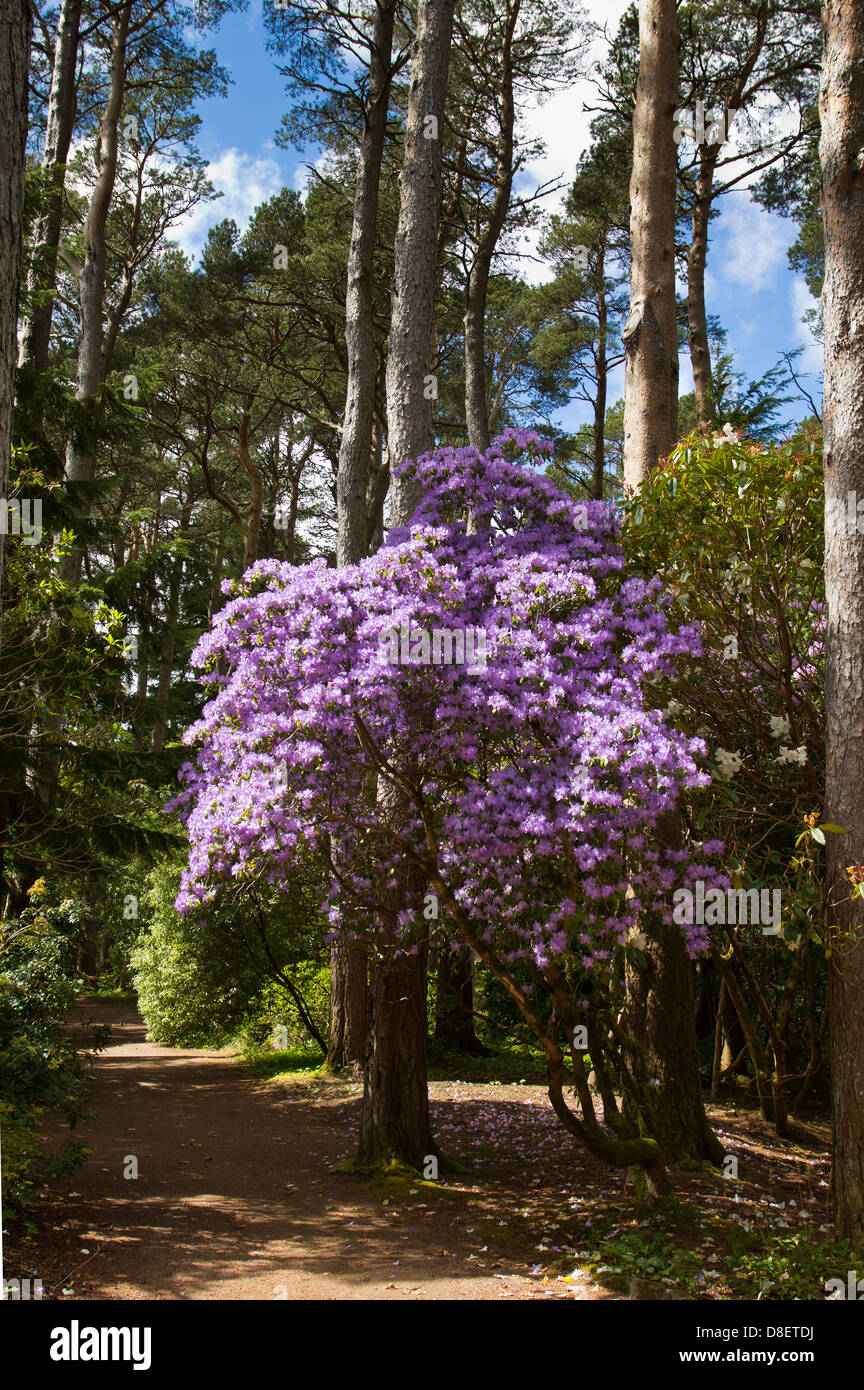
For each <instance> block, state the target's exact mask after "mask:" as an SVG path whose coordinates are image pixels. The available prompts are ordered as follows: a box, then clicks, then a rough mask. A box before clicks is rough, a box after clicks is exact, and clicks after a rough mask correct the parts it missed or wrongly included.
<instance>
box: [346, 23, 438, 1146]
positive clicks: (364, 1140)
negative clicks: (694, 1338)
mask: <svg viewBox="0 0 864 1390" xmlns="http://www.w3.org/2000/svg"><path fill="white" fill-rule="evenodd" d="M453 7H454V0H421V3H420V7H419V11H418V15H417V34H416V38H415V41H414V48H413V52H412V64H411V86H410V90H409V93H408V114H407V119H406V123H405V152H404V156H403V164H402V175H401V190H400V199H399V222H398V226H397V230H396V248H395V249H396V255H395V265H394V274H393V298H392V312H391V323H390V339H389V349H388V358H387V435H388V441H387V442H388V448H389V454H390V463H391V467H392V466H393V465H396V464H399V463H402V462H403V461H404V460H405V459H408V458H416V457H417V456H418V455H420V454H422V453H424V452H427V451H428V450H429V449H431V448H432V446H433V444H434V431H433V416H432V397H431V394H430V393H429V392H428V390H426V389H425V388H426V386H427V382H426V378H427V376H428V375H429V371H430V361H431V354H432V351H433V341H434V329H435V321H434V307H435V285H436V270H437V242H438V219H439V216H440V204H441V135H442V131H443V125H444V100H445V96H446V92H447V73H448V69H449V64H450V40H451V36H452V31H453ZM418 501H419V495H418V489H417V487H416V484H415V485H413V486H408V485H407V484H406V481H405V480H404V479H399V478H394V480H393V490H392V493H391V518H390V519H391V525H394V526H402V525H405V524H406V522H407V521H408V520H409V519H410V517H411V514H412V512H413V511H414V508H415V506H416V505H417V502H418ZM379 795H381V796H382V799H383V800H384V801H385V803H387V802H389V803H390V804H389V805H388V807H387V811H388V814H389V815H392V816H393V817H394V819H395V820H397V821H398V819H399V816H400V814H401V811H402V808H401V805H400V804H399V800H398V798H393V796H392V794H389V793H388V791H387V790H386V789H383V790H382V792H380V793H379ZM413 886H415V887H416V890H417V892H418V895H419V894H420V893H421V892H422V887H423V885H420V884H417V885H413ZM427 953H428V943H427V942H426V941H423V942H421V943H420V944H419V947H418V950H417V952H416V954H415V955H413V956H409V955H405V954H400V953H399V951H398V942H397V939H396V937H395V932H394V929H393V928H390V927H388V926H387V925H386V924H385V923H382V939H381V942H380V955H379V957H378V959H376V961H375V962H374V965H373V968H372V972H371V976H372V979H371V989H370V1025H369V1041H368V1046H367V1052H366V1067H365V1075H364V1087H363V1109H362V1114H361V1121H360V1145H359V1150H358V1158H359V1160H360V1161H361V1162H364V1163H379V1162H381V1161H382V1159H385V1158H388V1157H393V1158H396V1159H400V1160H402V1161H404V1162H407V1163H411V1164H414V1165H422V1161H423V1158H424V1157H425V1156H426V1155H428V1154H434V1153H435V1148H434V1142H433V1139H432V1131H431V1129H430V1127H429V1099H428V1085H427V1080H426V1040H427V1018H426V1013H427V1010H426V959H427Z"/></svg>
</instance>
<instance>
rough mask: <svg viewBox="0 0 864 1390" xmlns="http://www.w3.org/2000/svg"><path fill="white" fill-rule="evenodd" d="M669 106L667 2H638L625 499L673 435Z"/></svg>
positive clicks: (672, 87) (674, 90) (673, 75)
mask: <svg viewBox="0 0 864 1390" xmlns="http://www.w3.org/2000/svg"><path fill="white" fill-rule="evenodd" d="M677 105H678V15H677V8H676V4H675V0H640V4H639V79H638V82H637V85H636V109H635V112H634V115H633V174H632V177H631V179H630V249H631V271H630V313H629V314H628V316H627V322H626V324H625V325H624V332H623V334H622V337H623V341H624V349H625V353H626V357H625V386H624V484H625V487H626V488H627V489H628V491H631V492H632V491H634V490H635V489H636V488H638V487H639V486H640V484H641V483H642V482H643V481H644V479H645V478H647V476H648V474H649V473H650V472H651V470H652V469H653V468H656V466H657V460H658V459H660V458H663V457H665V456H666V455H667V454H668V453H669V451H670V449H671V448H672V446H673V445H674V443H675V437H676V434H677V430H678V326H677V320H676V312H675V185H676V174H677V150H676V146H675V140H674V128H675V127H674V112H675V110H676V107H677Z"/></svg>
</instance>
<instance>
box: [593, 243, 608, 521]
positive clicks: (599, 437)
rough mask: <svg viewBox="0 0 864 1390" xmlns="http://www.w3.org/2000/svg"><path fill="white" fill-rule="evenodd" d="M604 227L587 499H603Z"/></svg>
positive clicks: (599, 248)
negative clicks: (592, 471)
mask: <svg viewBox="0 0 864 1390" xmlns="http://www.w3.org/2000/svg"><path fill="white" fill-rule="evenodd" d="M605 272H606V228H605V227H604V228H603V230H602V232H601V234H600V236H599V237H598V239H597V349H596V360H595V367H596V374H597V392H596V395H595V397H594V477H593V479H592V484H591V496H592V497H593V498H594V500H595V502H602V500H603V478H604V475H605V471H606V393H607V390H608V387H609V351H608V349H609V306H608V304H607V302H606V282H605Z"/></svg>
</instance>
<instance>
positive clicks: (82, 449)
mask: <svg viewBox="0 0 864 1390" xmlns="http://www.w3.org/2000/svg"><path fill="white" fill-rule="evenodd" d="M131 11H132V6H131V0H130V3H129V4H126V5H124V6H123V8H122V9H120V10H118V11H117V12H116V13H115V15H114V18H113V20H112V33H111V77H110V84H109V88H108V100H107V101H106V103H105V110H104V111H103V113H102V120H101V122H100V124H99V147H98V154H97V167H98V173H97V177H96V184H95V187H94V189H93V193H92V195H91V198H90V206H89V208H88V209H87V218H86V221H85V223H84V264H83V266H82V268H81V289H80V320H81V337H80V340H79V344H78V376H77V381H76V386H75V395H76V398H77V399H78V400H79V401H84V400H88V399H90V398H92V397H93V396H95V395H96V392H97V391H98V389H99V387H100V386H101V385H102V383H103V382H104V381H105V378H106V376H107V375H108V369H109V367H110V362H109V361H108V360H107V358H106V354H105V351H104V345H105V324H104V304H103V301H104V298H105V274H106V267H107V246H106V241H105V229H106V226H107V223H108V214H109V212H110V210H111V199H112V197H113V194H114V183H115V181H116V178H117V157H118V136H117V128H118V124H119V121H120V113H121V111H122V109H123V96H124V93H125V90H126V39H127V35H128V31H129V20H130V16H131ZM94 467H95V460H94V457H93V449H92V445H91V444H90V442H89V441H85V440H84V439H82V438H81V437H79V436H75V435H73V437H72V438H71V439H70V440H69V443H68V446H67V450H66V477H67V479H68V481H69V482H88V481H89V480H90V479H91V478H92V477H93V472H94ZM70 560H71V561H73V562H74V563H73V564H72V565H70V567H69V568H70V577H73V578H74V577H77V575H78V574H80V570H81V551H80V550H76V552H75V554H74V555H73V556H70Z"/></svg>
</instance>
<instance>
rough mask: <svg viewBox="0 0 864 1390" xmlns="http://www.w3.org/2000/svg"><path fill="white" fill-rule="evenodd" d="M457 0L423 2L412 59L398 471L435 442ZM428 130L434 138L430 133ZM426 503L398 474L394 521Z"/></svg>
mask: <svg viewBox="0 0 864 1390" xmlns="http://www.w3.org/2000/svg"><path fill="white" fill-rule="evenodd" d="M453 8H454V0H421V4H420V8H419V11H418V15H417V35H416V38H415V40H414V48H413V53H412V63H411V88H410V91H409V94H408V116H407V120H406V124H405V154H404V157H403V162H402V174H401V178H400V183H401V189H400V197H399V223H398V226H397V229H396V248H395V251H396V256H395V265H394V270H393V294H392V304H391V317H390V336H389V345H388V353H387V446H388V450H389V455H390V469H391V472H392V471H393V470H394V469H395V468H397V467H398V466H399V465H400V464H401V463H404V461H405V460H406V459H409V458H417V457H418V456H419V455H420V454H423V453H426V452H428V450H429V449H431V448H432V446H433V444H434V440H435V432H434V428H433V398H432V393H431V392H430V391H429V390H428V389H427V388H428V382H427V380H426V378H427V377H428V376H429V375H430V374H431V364H432V361H433V359H434V356H435V351H436V349H435V319H434V308H435V286H436V269H437V260H438V221H439V217H440V211H441V137H442V134H443V126H444V98H445V95H446V90H447V72H448V68H449V64H450V39H451V35H452V32H453ZM427 132H429V133H428V135H427ZM419 500H420V496H419V491H418V487H417V484H416V483H409V482H408V480H407V479H405V478H395V477H394V479H393V483H392V487H391V491H390V516H391V525H394V526H404V525H405V524H406V523H407V522H408V520H409V519H410V517H411V515H412V513H413V511H414V509H415V507H416V506H417V503H418V502H419Z"/></svg>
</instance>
